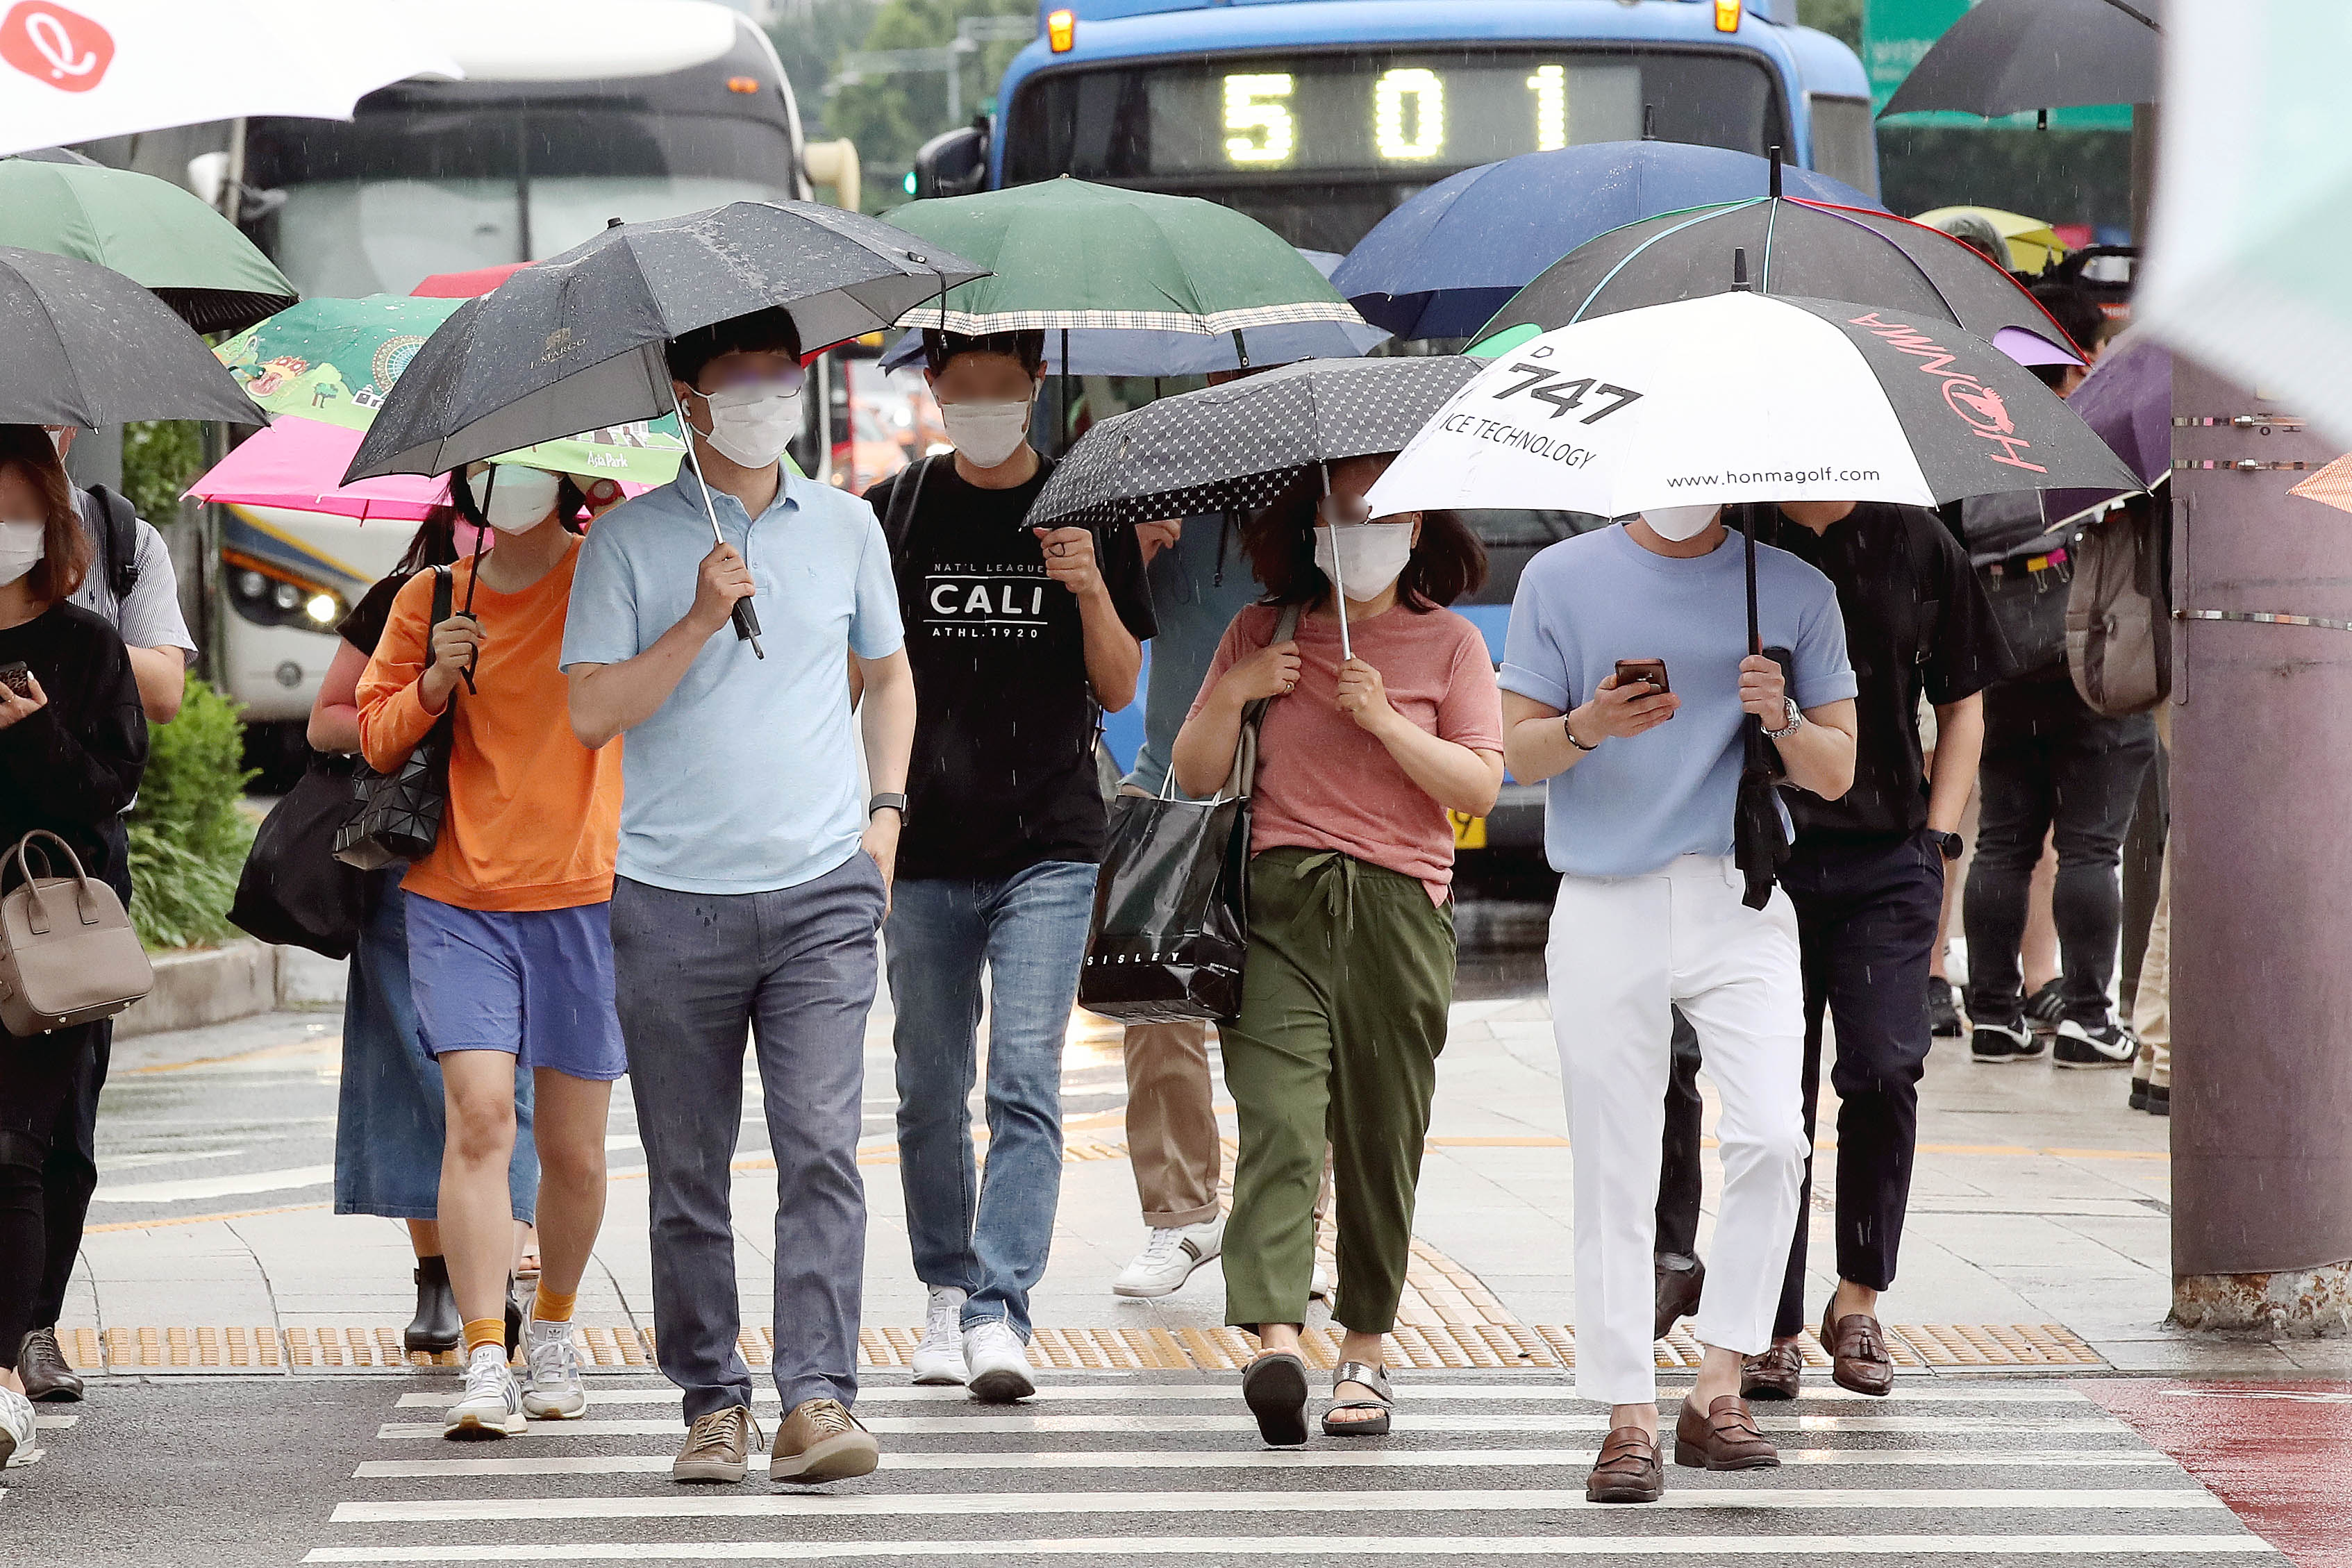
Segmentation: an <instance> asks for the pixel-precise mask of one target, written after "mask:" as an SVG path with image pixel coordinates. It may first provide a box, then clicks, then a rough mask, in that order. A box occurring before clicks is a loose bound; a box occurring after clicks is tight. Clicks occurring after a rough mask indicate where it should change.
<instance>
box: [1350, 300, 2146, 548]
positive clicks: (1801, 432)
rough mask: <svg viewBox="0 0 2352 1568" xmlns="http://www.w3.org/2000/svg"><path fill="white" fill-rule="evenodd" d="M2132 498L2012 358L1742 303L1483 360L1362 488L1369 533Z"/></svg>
mask: <svg viewBox="0 0 2352 1568" xmlns="http://www.w3.org/2000/svg"><path fill="white" fill-rule="evenodd" d="M2093 485H2108V486H2112V487H2113V488H2115V489H2137V488H2138V485H2139V480H2138V479H2137V476H2136V475H2134V474H2133V473H2132V471H2131V470H2130V469H2129V468H2126V467H2125V466H2124V465H2123V463H2122V461H2121V460H2120V459H2118V458H2116V455H2115V454H2114V453H2113V452H2111V451H2109V450H2108V449H2107V446H2106V443H2105V442H2104V441H2101V440H2100V439H2099V438H2098V437H2097V436H2095V435H2094V434H2092V432H2091V429H2090V427H2089V426H2086V425H2084V423H2083V421H2082V420H2081V419H2080V418H2079V417H2077V416H2075V415H2074V413H2073V412H2072V411H2070V410H2069V409H2068V408H2067V406H2066V405H2064V404H2063V403H2062V402H2060V401H2059V400H2058V398H2057V397H2056V396H2054V395H2053V394H2052V393H2051V392H2050V390H2049V389H2048V388H2047V387H2045V386H2043V385H2042V384H2041V383H2040V382H2039V381H2036V380H2035V379H2034V378H2033V377H2032V374H2029V373H2028V372H2026V371H2025V370H2023V369H2022V368H2021V367H2020V366H2019V365H2018V364H2016V363H2014V362H2013V361H2011V359H2010V358H2009V357H2008V356H2007V355H2005V354H2003V353H2000V351H1999V350H1998V349H1995V348H1994V347H1993V346H1992V345H1991V344H1990V343H1989V342H1984V341H1983V340H1982V339H1979V338H1976V337H1972V336H1970V335H1969V334H1968V333H1967V332H1964V331H1960V330H1959V329H1958V328H1956V327H1953V326H1951V325H1950V324H1949V323H1948V322H1945V321H1940V320H1937V319H1934V318H1927V319H1920V320H1912V319H1907V318H1906V317H1904V316H1900V315H1896V314H1893V313H1890V312H1887V311H1885V310H1879V309H1876V308H1874V307H1872V306H1868V305H1859V304H1854V303H1851V302H1849V301H1844V300H1801V299H1791V298H1786V297H1773V296H1766V295H1761V294H1753V293H1744V292H1742V293H1731V294H1717V295H1710V296H1708V297H1707V298H1705V299H1699V300H1683V301H1681V302H1679V303H1676V304H1671V305H1657V306H1653V307H1651V308H1649V309H1647V310H1626V311H1622V312H1620V313H1619V314H1616V315H1612V316H1603V317H1601V318H1600V319H1598V320H1595V321H1580V322H1579V323H1577V324H1576V325H1574V326H1571V327H1563V328H1560V329H1559V330H1558V331H1550V332H1547V333H1544V334H1543V335H1542V336H1540V337H1538V338H1536V339H1534V340H1532V341H1531V342H1526V343H1523V344H1521V345H1519V346H1518V347H1517V349H1515V350H1514V351H1512V352H1510V353H1506V354H1504V355H1503V356H1502V357H1501V358H1499V359H1497V360H1496V361H1494V362H1493V363H1491V364H1489V365H1488V366H1487V368H1486V370H1485V371H1483V372H1481V373H1480V374H1479V375H1478V378H1477V379H1476V380H1475V381H1474V382H1472V383H1471V384H1469V385H1468V386H1467V387H1465V389H1464V390H1463V391H1462V392H1461V393H1460V394H1459V395H1456V396H1455V397H1454V400H1453V401H1452V402H1451V403H1449V404H1448V405H1446V407H1445V409H1444V412H1443V413H1442V414H1441V415H1439V416H1438V417H1437V418H1435V419H1433V420H1432V421H1431V422H1430V423H1429V425H1427V426H1424V427H1423V430H1422V432H1421V434H1420V435H1419V436H1417V437H1414V438H1413V441H1412V445H1411V446H1409V447H1406V448H1405V449H1404V454H1403V456H1402V457H1400V458H1398V459H1397V460H1396V462H1395V463H1394V464H1393V465H1392V466H1391V468H1390V469H1389V471H1388V472H1387V473H1386V474H1384V475H1382V476H1381V479H1380V481H1379V483H1377V484H1376V485H1374V486H1373V487H1372V491H1371V498H1370V499H1371V501H1372V508H1373V511H1374V513H1375V514H1376V515H1378V514H1382V513H1391V512H1399V511H1416V510H1423V509H1430V508H1439V509H1443V508H1483V507H1548V508H1559V509H1561V510H1571V511H1589V512H1595V513H1598V514H1600V515H1601V516H1603V517H1621V516H1624V515H1626V514H1628V513H1631V512H1635V511H1639V510H1642V509H1643V508H1644V507H1652V506H1695V505H1705V504H1709V503H1728V502H1732V501H1749V500H1770V501H1778V500H1878V501H1895V502H1901V503H1905V504H1908V505H1914V506H1934V505H1937V504H1939V503H1941V502H1943V501H1947V500H1958V499H1959V498H1960V497H1963V496H1971V495H1982V494H1989V493H1992V492H1996V491H2001V490H2013V489H2047V488H2052V487H2056V486H2082V487H2088V486H2093Z"/></svg>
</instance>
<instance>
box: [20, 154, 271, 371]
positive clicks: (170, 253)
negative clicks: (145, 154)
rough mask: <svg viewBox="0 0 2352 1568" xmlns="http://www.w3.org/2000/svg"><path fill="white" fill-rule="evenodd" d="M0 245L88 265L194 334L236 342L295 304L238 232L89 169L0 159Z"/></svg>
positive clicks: (188, 199) (182, 199)
mask: <svg viewBox="0 0 2352 1568" xmlns="http://www.w3.org/2000/svg"><path fill="white" fill-rule="evenodd" d="M0 245H14V246H19V247H23V248H25V249H26V250H46V251H47V252H48V253H49V254H50V255H52V256H70V257H72V258H75V259H76V260H79V261H95V262H96V263H98V264H99V265H100V267H106V268H112V269H113V270H114V271H117V272H120V273H121V274H122V275H123V276H124V277H126V278H128V279H131V281H132V282H134V283H138V284H140V285H142V287H144V288H146V289H151V290H152V291H153V293H154V295H155V297H156V298H157V299H159V300H163V303H164V304H166V305H169V306H170V307H171V308H172V310H173V311H174V312H175V313H177V314H178V316H179V318H180V319H181V320H182V321H185V322H187V323H188V325H190V326H192V327H194V329H195V330H196V331H200V332H235V331H243V330H244V329H245V328H247V327H249V326H251V325H253V324H254V323H255V322H256V321H261V320H263V319H265V318H267V317H268V316H272V315H275V314H276V313H277V312H278V311H279V310H284V309H286V307H287V306H289V305H291V304H292V303H294V301H295V300H296V298H297V297H298V296H297V295H296V293H295V289H294V285H293V284H291V283H289V282H288V281H287V280H286V275H285V274H284V273H282V272H280V271H278V268H275V267H273V266H271V265H270V262H269V258H268V257H266V256H264V255H262V254H261V252H260V251H259V250H257V249H256V248H255V247H254V244H253V242H252V241H251V240H249V239H247V238H246V237H245V236H244V235H242V234H240V233H238V232H237V228H236V225H235V224H233V223H231V222H229V221H228V219H226V218H225V217H223V216H221V215H220V214H218V213H216V212H215V211H213V209H212V208H210V207H208V206H206V205H205V204H204V203H203V202H201V201H198V200H197V199H196V198H195V197H194V195H190V194H189V193H188V192H186V191H184V190H182V189H181V188H180V187H179V186H177V185H175V184H172V183H171V182H170V181H168V180H158V179H156V178H154V177H153V176H152V175H148V174H132V173H131V171H129V170H127V169H109V168H106V167H104V166H102V165H100V164H97V163H87V162H79V163H64V162H51V161H49V160H48V158H47V157H41V158H33V157H23V158H0Z"/></svg>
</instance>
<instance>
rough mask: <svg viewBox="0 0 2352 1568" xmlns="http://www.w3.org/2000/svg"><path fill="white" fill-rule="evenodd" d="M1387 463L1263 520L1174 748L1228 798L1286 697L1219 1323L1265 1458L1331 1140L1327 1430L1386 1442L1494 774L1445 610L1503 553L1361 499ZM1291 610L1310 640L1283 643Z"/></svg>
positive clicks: (1256, 866)
mask: <svg viewBox="0 0 2352 1568" xmlns="http://www.w3.org/2000/svg"><path fill="white" fill-rule="evenodd" d="M1393 456H1394V454H1392V453H1391V454H1385V455H1381V456H1375V457H1363V458H1348V459H1346V460H1345V461H1342V462H1338V463H1334V464H1332V465H1330V469H1329V480H1328V485H1329V489H1328V494H1325V495H1323V496H1322V498H1321V500H1320V504H1319V505H1318V500H1317V490H1318V489H1319V488H1320V486H1321V483H1322V480H1321V476H1319V475H1317V476H1311V477H1310V478H1309V479H1307V480H1305V481H1303V482H1302V483H1300V484H1299V485H1297V486H1295V487H1294V488H1293V489H1291V491H1290V492H1289V493H1288V494H1287V495H1286V496H1284V497H1281V498H1279V499H1277V500H1276V501H1275V503H1274V504H1273V505H1272V506H1270V507H1268V508H1267V509H1266V510H1265V511H1263V512H1261V513H1259V514H1258V515H1257V516H1256V517H1255V518H1253V519H1252V520H1251V522H1250V525H1249V528H1248V530H1247V532H1246V534H1245V536H1244V537H1245V542H1246V545H1247V548H1248V551H1249V555H1250V560H1251V563H1252V564H1253V566H1254V567H1255V571H1256V575H1257V579H1258V581H1259V582H1261V583H1263V584H1265V586H1266V598H1265V601H1264V602H1263V603H1260V604H1257V605H1252V606H1250V607H1249V608H1248V609H1246V610H1244V611H1243V612H1242V613H1241V614H1240V615H1238V616H1235V617H1234V623H1233V625H1232V626H1230V627H1228V628H1227V630H1226V632H1225V636H1224V640H1223V643H1222V644H1221V645H1220V646H1219V647H1218V649H1217V653H1216V657H1215V658H1214V659H1213V661H1212V662H1211V664H1210V666H1209V673H1208V676H1207V678H1206V679H1205V680H1204V681H1203V682H1202V688H1201V693H1200V696H1199V697H1198V698H1197V699H1196V700H1194V702H1193V705H1192V714H1191V716H1190V717H1189V718H1187V719H1186V720H1185V721H1184V727H1183V729H1182V730H1181V731H1179V732H1178V734H1177V737H1176V745H1175V750H1174V753H1173V765H1174V771H1175V774H1176V782H1177V784H1178V785H1179V786H1180V787H1181V788H1182V789H1183V791H1184V793H1185V794H1187V795H1196V796H1203V797H1205V796H1208V795H1213V794H1214V793H1215V792H1216V791H1217V790H1218V789H1219V788H1220V787H1222V785H1223V783H1224V781H1225V777H1226V775H1227V773H1228V772H1229V771H1230V770H1231V769H1232V767H1233V762H1234V746H1235V744H1236V743H1237V742H1238V741H1239V739H1240V735H1241V729H1242V723H1243V714H1244V710H1245V709H1246V708H1247V707H1248V705H1249V704H1250V703H1252V702H1255V701H1257V700H1261V699H1267V700H1270V701H1269V703H1268V706H1267V709H1266V711H1265V721H1264V724H1263V727H1262V729H1261V731H1260V743H1259V749H1258V763H1257V778H1256V785H1255V795H1254V796H1253V800H1252V814H1253V818H1252V826H1251V836H1250V850H1251V862H1250V944H1249V956H1248V959H1247V961H1246V967H1245V970H1244V982H1243V1000H1242V1011H1241V1016H1239V1017H1237V1018H1235V1019H1234V1021H1233V1022H1232V1023H1231V1024H1230V1025H1228V1026H1224V1027H1223V1029H1222V1030H1221V1031H1220V1034H1221V1038H1222V1040H1223V1050H1224V1061H1225V1082H1226V1085H1227V1087H1228V1088H1230V1089H1232V1091H1233V1096H1234V1110H1235V1113H1236V1116H1237V1118H1238V1120H1239V1122H1240V1131H1241V1150H1240V1155H1239V1158H1238V1159H1237V1160H1236V1161H1235V1163H1234V1206H1233V1213H1232V1214H1231V1215H1230V1216H1228V1218H1227V1220H1226V1222H1225V1242H1224V1269H1225V1315H1226V1320H1227V1321H1229V1322H1233V1323H1235V1324H1238V1325H1239V1326H1241V1327H1243V1328H1245V1329H1248V1330H1250V1331H1253V1332H1255V1334H1256V1335H1257V1336H1258V1342H1259V1345H1260V1347H1261V1350H1260V1353H1259V1355H1258V1358H1257V1359H1256V1360H1255V1362H1253V1363H1251V1364H1250V1367H1249V1370H1248V1373H1246V1374H1245V1376H1244V1380H1243V1384H1242V1387H1243V1395H1244V1398H1245V1399H1246V1400H1247V1402H1248V1404H1249V1407H1250V1410H1251V1412H1252V1413H1253V1414H1254V1415H1255V1416H1256V1417H1257V1422H1258V1430H1259V1432H1260V1433H1261V1434H1262V1435H1263V1436H1265V1440H1266V1441H1267V1442H1269V1443H1273V1444H1283V1445H1286V1444H1297V1443H1303V1442H1305V1441H1306V1440H1307V1422H1306V1407H1307V1367H1306V1363H1305V1362H1304V1361H1303V1360H1302V1359H1301V1357H1300V1355H1299V1351H1298V1331H1299V1327H1300V1324H1301V1323H1302V1321H1304V1319H1305V1317H1306V1315H1307V1290H1308V1282H1309V1279H1310V1278H1311V1276H1312V1274H1313V1270H1314V1265H1315V1257H1314V1250H1315V1243H1314V1229H1313V1215H1314V1209H1315V1198H1316V1189H1317V1187H1318V1184H1319V1182H1320V1179H1321V1176H1322V1172H1323V1149H1324V1143H1325V1140H1326V1138H1327V1137H1328V1140H1329V1142H1330V1145H1331V1151H1332V1159H1333V1171H1334V1177H1335V1184H1336V1187H1337V1191H1338V1205H1337V1221H1338V1226H1339V1234H1338V1243H1339V1245H1338V1252H1339V1301H1338V1305H1337V1307H1336V1308H1335V1309H1334V1310H1333V1314H1332V1315H1333V1317H1334V1318H1335V1319H1336V1320H1337V1321H1338V1322H1339V1324H1340V1325H1341V1326H1342V1327H1343V1328H1344V1329H1345V1330H1346V1338H1345V1340H1344V1341H1343V1342H1342V1343H1341V1346H1340V1352H1339V1359H1340V1364H1339V1367H1338V1368H1337V1369H1336V1370H1335V1372H1334V1373H1333V1380H1332V1391H1331V1392H1332V1401H1333V1403H1332V1405H1331V1408H1330V1409H1329V1410H1328V1411H1327V1412H1326V1414H1325V1415H1324V1417H1323V1430H1324V1432H1325V1433H1326V1434H1327V1435H1328V1436H1380V1435H1381V1434H1384V1433H1386V1432H1387V1431H1388V1430H1389V1421H1390V1409H1389V1407H1390V1404H1391V1395H1390V1391H1389V1384H1388V1378H1387V1374H1386V1373H1384V1372H1383V1371H1382V1370H1381V1335H1382V1334H1384V1333H1386V1332H1387V1331H1388V1330H1389V1329H1390V1327H1391V1325H1392V1324H1393V1323H1394V1322H1395V1321H1396V1308H1397V1300H1398V1299H1399V1297H1400V1296H1401V1295H1402V1292H1403V1289H1404V1273H1405V1262H1406V1259H1407V1257H1408V1254H1409V1244H1410V1242H1411V1240H1412V1210H1413V1190H1414V1186H1415V1184H1416V1183H1417V1182H1418V1180H1419V1178H1420V1173H1421V1151H1422V1141H1423V1137H1424V1135H1425V1134H1426V1133H1427V1131H1428V1129H1429V1103H1430V1096H1431V1094H1432V1092H1433V1090H1434V1089H1435V1087H1436V1079H1437V1054H1438V1052H1439V1050H1440V1049H1442V1048H1443V1047H1444V1044H1445V1018H1446V1009H1447V1007H1448V1005H1450V1004H1451V1003H1452V1001H1453V996H1454V914H1453V902H1452V891H1451V889H1452V882H1453V876H1454V832H1453V826H1452V824H1451V823H1450V822H1449V821H1448V820H1447V818H1446V815H1445V814H1446V813H1447V812H1448V811H1459V812H1464V813H1466V814H1468V815H1470V816H1484V815H1486V813H1487V812H1489V811H1491V810H1492V809H1493V808H1494V805H1495V797H1496V793H1497V792H1498V791H1499V790H1500V789H1501V787H1502V782H1503V755H1502V752H1503V727H1502V705H1501V700H1500V699H1499V697H1498V696H1497V695H1496V687H1495V668H1494V664H1493V661H1492V660H1491V659H1490V658H1488V657H1487V653H1486V642H1485V639H1483V638H1482V637H1480V636H1479V634H1478V631H1477V628H1476V627H1475V626H1472V625H1471V624H1470V623H1469V622H1468V621H1466V620H1465V619H1464V618H1463V617H1461V616H1457V615H1454V613H1453V612H1451V611H1450V610H1447V609H1445V608H1444V605H1448V604H1451V603H1452V602H1453V601H1454V599H1455V598H1457V597H1459V596H1460V595H1463V594H1465V593H1466V592H1468V591H1469V590H1471V589H1472V588H1475V586H1477V585H1478V584H1479V583H1481V582H1483V581H1484V580H1485V578H1486V552H1485V551H1484V550H1483V549H1482V548H1481V547H1480V545H1479V543H1478V541H1477V539H1476V537H1475V535H1473V534H1472V533H1471V532H1470V531H1469V530H1468V529H1467V528H1466V527H1465V526H1464V525H1463V523H1462V522H1461V521H1459V520H1458V519H1456V518H1454V517H1452V516H1450V515H1447V514H1445V513H1442V512H1432V513H1428V514H1426V515H1423V514H1418V513H1405V514H1402V515H1400V516H1396V517H1388V518H1381V519H1379V520H1377V521H1375V520H1372V519H1371V518H1370V516H1369V513H1368V510H1367V508H1366V506H1365V503H1364V495H1365V492H1366V491H1367V490H1369V489H1370V488H1371V485H1372V481H1373V480H1375V479H1378V478H1379V477H1380V476H1381V472H1382V471H1384V470H1385V469H1386V468H1387V467H1388V465H1389V461H1390V458H1392V457H1393ZM1335 577H1336V579H1337V582H1336V584H1335V582H1334V579H1335ZM1341 616H1345V617H1346V622H1345V632H1344V636H1345V637H1346V639H1347V647H1345V649H1344V651H1343V645H1342V637H1343V631H1342V624H1341ZM1286 620H1295V623H1296V626H1297V630H1296V633H1295V635H1293V636H1292V637H1287V638H1283V639H1281V640H1277V639H1276V633H1277V632H1278V631H1279V630H1281V629H1282V627H1283V625H1284V624H1285V622H1286Z"/></svg>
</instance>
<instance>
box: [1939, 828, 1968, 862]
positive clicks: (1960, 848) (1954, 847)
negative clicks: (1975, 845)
mask: <svg viewBox="0 0 2352 1568" xmlns="http://www.w3.org/2000/svg"><path fill="white" fill-rule="evenodd" d="M1936 847H1937V849H1940V850H1942V851H1943V854H1944V858H1945V859H1947V860H1957V859H1958V858H1960V856H1961V855H1962V854H1964V853H1965V852H1966V851H1967V849H1968V847H1969V845H1968V840H1967V839H1965V838H1962V837H1960V836H1959V835H1958V834H1957V833H1938V834H1937V835H1936Z"/></svg>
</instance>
